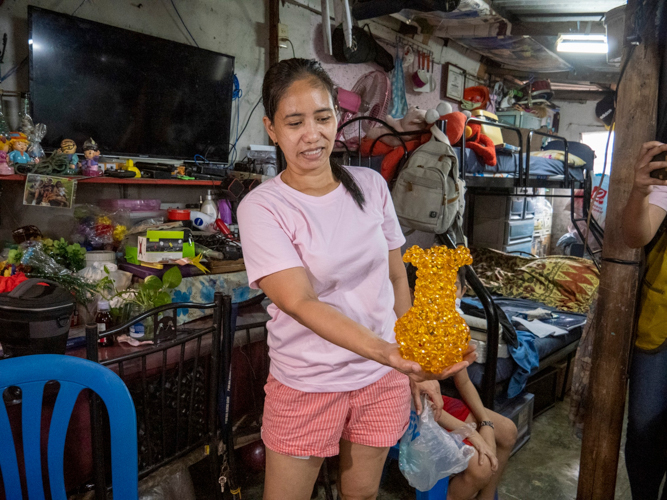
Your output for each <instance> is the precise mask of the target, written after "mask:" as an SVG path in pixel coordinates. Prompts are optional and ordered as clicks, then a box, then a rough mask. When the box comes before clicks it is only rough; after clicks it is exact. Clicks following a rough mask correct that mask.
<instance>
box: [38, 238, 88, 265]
mask: <svg viewBox="0 0 667 500" xmlns="http://www.w3.org/2000/svg"><path fill="white" fill-rule="evenodd" d="M42 247H43V248H44V253H46V254H47V255H48V256H49V257H51V258H52V259H53V260H55V261H56V262H57V263H58V264H60V265H61V266H63V267H66V268H67V269H70V270H71V271H74V272H76V271H79V270H81V269H83V268H84V267H86V249H85V248H83V247H81V245H79V244H78V243H74V244H72V245H70V244H69V243H67V241H65V238H60V239H59V240H55V241H54V240H51V239H49V238H47V239H45V240H42Z"/></svg>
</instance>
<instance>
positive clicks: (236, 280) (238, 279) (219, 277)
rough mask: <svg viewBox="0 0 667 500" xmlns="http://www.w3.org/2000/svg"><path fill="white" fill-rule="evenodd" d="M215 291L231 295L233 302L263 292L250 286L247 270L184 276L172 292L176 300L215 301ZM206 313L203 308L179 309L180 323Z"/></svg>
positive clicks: (250, 297)
mask: <svg viewBox="0 0 667 500" xmlns="http://www.w3.org/2000/svg"><path fill="white" fill-rule="evenodd" d="M215 292H222V293H224V294H225V295H231V297H232V302H244V301H246V300H248V299H252V298H253V297H257V296H258V295H260V294H261V293H262V291H261V290H254V289H252V288H250V287H249V286H248V275H247V274H246V272H245V271H239V272H237V273H225V274H208V275H204V276H192V277H190V278H183V281H182V282H181V284H180V285H179V286H178V287H177V288H175V289H174V290H173V291H172V292H171V297H172V300H173V301H174V302H202V303H207V302H213V295H214V294H215ZM204 315H205V312H204V311H202V310H201V309H179V310H178V324H179V325H181V324H183V323H187V322H189V321H193V320H195V319H199V318H201V317H202V316H204Z"/></svg>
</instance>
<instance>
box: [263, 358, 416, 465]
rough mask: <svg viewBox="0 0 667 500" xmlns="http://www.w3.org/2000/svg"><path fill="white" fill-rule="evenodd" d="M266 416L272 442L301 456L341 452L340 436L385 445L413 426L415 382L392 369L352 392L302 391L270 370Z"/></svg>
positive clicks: (265, 430)
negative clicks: (411, 422) (376, 379)
mask: <svg viewBox="0 0 667 500" xmlns="http://www.w3.org/2000/svg"><path fill="white" fill-rule="evenodd" d="M265 391H266V400H265V402H264V416H263V418H262V440H263V441H264V444H265V445H266V447H267V448H269V449H270V450H273V451H275V452H277V453H282V454H283V455H292V456H297V457H311V456H313V457H333V456H335V455H338V451H339V449H338V446H339V443H340V440H341V439H345V440H346V441H350V442H351V443H357V444H362V445H365V446H374V447H376V448H385V447H389V446H393V445H395V444H396V442H397V441H398V440H399V439H400V438H401V436H402V435H403V433H404V432H405V429H406V428H407V426H408V419H409V416H410V383H409V382H408V377H407V376H406V375H403V374H402V373H399V372H397V371H396V370H391V371H390V372H389V373H387V374H386V375H385V376H384V377H382V378H381V379H380V380H378V381H377V382H374V383H373V384H371V385H369V386H367V387H364V388H362V389H359V390H357V391H350V392H328V393H312V392H301V391H297V390H295V389H292V388H290V387H287V386H286V385H283V384H281V383H280V382H278V381H277V380H276V379H275V378H274V377H272V376H271V375H269V380H268V381H267V382H266V386H265Z"/></svg>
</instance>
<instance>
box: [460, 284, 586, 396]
mask: <svg viewBox="0 0 667 500" xmlns="http://www.w3.org/2000/svg"><path fill="white" fill-rule="evenodd" d="M494 301H495V302H496V304H498V306H500V308H501V309H502V310H503V311H504V312H505V314H506V315H507V316H508V318H512V317H513V316H515V315H516V314H519V313H525V312H526V311H530V310H533V309H537V308H542V309H546V310H549V311H552V312H553V313H554V314H555V315H557V317H555V318H553V319H551V320H545V321H544V322H545V323H549V324H553V325H556V326H559V327H560V328H563V329H564V330H567V331H568V333H567V334H565V335H559V336H557V337H545V338H537V337H535V347H536V349H537V353H538V355H539V358H540V360H542V359H545V358H547V357H548V356H550V355H552V354H554V353H555V352H557V351H559V350H560V349H562V348H564V347H566V346H568V345H570V344H571V343H572V342H576V341H578V340H579V338H581V334H582V332H583V327H584V325H585V324H586V316H585V315H583V314H576V313H571V312H563V311H558V310H557V309H554V308H552V307H547V306H545V305H544V304H541V303H539V302H534V301H532V300H526V299H512V298H505V297H494ZM462 302H463V304H462V308H463V309H464V310H465V311H466V313H467V314H470V312H473V309H476V310H477V311H478V312H479V313H480V314H483V309H482V306H481V303H480V302H479V300H478V299H476V298H470V297H465V298H464V299H463V301H462ZM470 308H473V309H470ZM484 368H485V367H484V365H483V364H481V363H473V364H472V365H471V366H469V367H468V375H469V376H470V380H472V382H473V384H475V385H476V386H477V387H481V385H482V377H483V376H484ZM515 369H516V364H515V363H514V360H513V359H512V358H511V357H508V358H502V357H498V364H497V367H496V383H500V382H504V381H506V380H509V379H510V378H511V377H512V375H513V374H514V370H515Z"/></svg>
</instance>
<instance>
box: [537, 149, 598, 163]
mask: <svg viewBox="0 0 667 500" xmlns="http://www.w3.org/2000/svg"><path fill="white" fill-rule="evenodd" d="M530 156H537V157H539V158H548V159H550V160H558V161H565V152H564V151H556V150H554V149H548V150H546V151H535V152H534V153H530ZM567 159H568V160H569V162H568V164H569V165H570V166H574V167H584V166H586V162H585V161H584V160H582V159H581V158H579V157H578V156H576V155H573V154H572V153H568V155H567Z"/></svg>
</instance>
